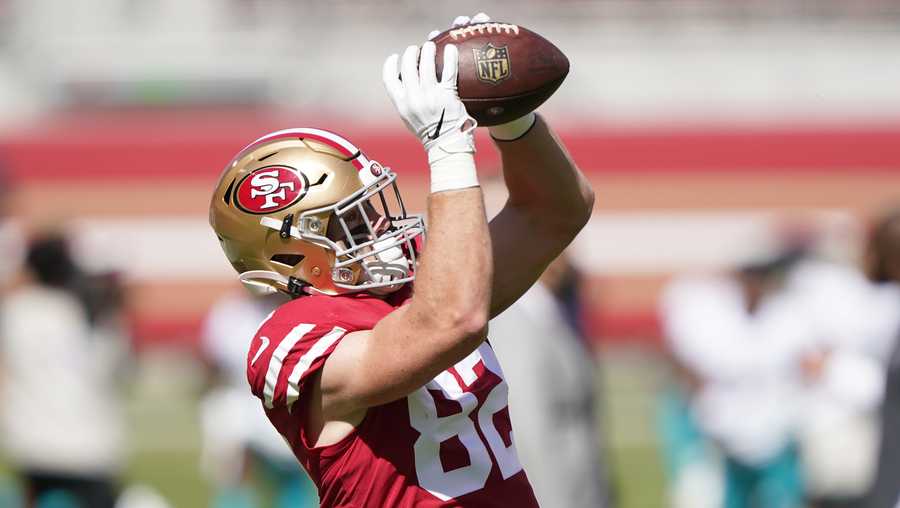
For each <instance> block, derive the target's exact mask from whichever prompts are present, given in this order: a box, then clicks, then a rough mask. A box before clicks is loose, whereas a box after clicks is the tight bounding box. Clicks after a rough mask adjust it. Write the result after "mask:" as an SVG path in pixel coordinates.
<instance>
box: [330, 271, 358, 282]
mask: <svg viewBox="0 0 900 508" xmlns="http://www.w3.org/2000/svg"><path fill="white" fill-rule="evenodd" d="M332 278H333V279H334V280H336V281H340V282H344V283H347V284H349V283H350V282H352V281H353V270H350V269H349V268H337V269H335V270H334V273H332Z"/></svg>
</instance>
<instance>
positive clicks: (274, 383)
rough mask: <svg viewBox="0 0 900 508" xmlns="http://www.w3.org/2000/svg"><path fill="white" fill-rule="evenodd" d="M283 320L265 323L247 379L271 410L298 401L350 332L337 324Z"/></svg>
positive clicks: (252, 353) (252, 347) (255, 339)
mask: <svg viewBox="0 0 900 508" xmlns="http://www.w3.org/2000/svg"><path fill="white" fill-rule="evenodd" d="M309 321H311V322H300V321H299V320H287V321H284V320H280V319H278V316H277V314H276V315H275V317H270V318H269V319H268V320H266V321H265V322H263V324H262V326H260V329H259V331H258V332H257V333H256V335H255V336H254V337H253V341H252V342H251V344H250V350H249V352H248V355H247V380H248V381H249V382H250V387H251V390H252V391H253V395H255V396H256V397H258V398H259V399H260V400H262V402H263V405H264V406H265V407H266V408H267V409H272V408H275V407H287V408H288V409H290V408H291V406H292V405H293V404H294V402H296V401H297V399H298V398H299V397H300V395H301V393H303V388H304V385H305V382H306V380H307V379H308V378H309V377H310V376H311V375H312V374H313V373H315V372H316V370H318V369H320V368H321V367H322V365H324V364H325V360H326V359H327V358H328V356H329V355H330V354H331V353H332V352H333V351H334V348H335V347H337V345H338V343H339V342H340V340H341V339H342V338H343V337H344V335H346V333H347V330H346V329H345V328H343V327H341V326H338V325H336V324H334V323H322V322H315V320H309Z"/></svg>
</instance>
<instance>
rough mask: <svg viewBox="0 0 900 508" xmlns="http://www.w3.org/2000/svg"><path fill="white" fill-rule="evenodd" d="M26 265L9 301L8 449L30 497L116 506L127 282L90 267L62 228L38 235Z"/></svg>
mask: <svg viewBox="0 0 900 508" xmlns="http://www.w3.org/2000/svg"><path fill="white" fill-rule="evenodd" d="M25 264H26V268H27V275H26V278H27V280H25V281H24V282H23V283H21V284H20V285H18V286H17V287H15V288H14V289H12V290H11V291H10V292H8V293H7V294H6V295H5V296H4V298H3V300H2V302H0V394H2V395H0V397H2V398H0V400H2V408H3V410H2V412H0V426H2V446H3V452H4V455H5V456H6V458H7V460H8V462H9V463H10V465H11V466H12V467H13V468H14V469H15V471H16V472H17V473H18V474H19V475H20V477H21V479H22V480H23V482H24V486H25V497H26V505H27V506H35V505H37V504H38V503H40V502H41V501H42V500H44V499H46V498H50V497H53V498H57V497H59V496H62V497H64V498H66V499H69V500H70V502H76V503H78V505H80V506H90V507H91V508H95V507H96V508H105V507H110V508H111V507H112V506H113V505H114V502H115V498H116V491H117V488H118V480H119V475H120V473H121V470H122V466H123V463H124V460H125V447H124V429H123V418H122V413H121V405H120V397H119V395H120V394H119V393H118V390H119V388H120V386H121V383H120V382H118V381H119V376H120V375H121V374H122V368H121V367H122V366H123V361H124V359H125V358H126V353H127V349H128V348H127V345H126V341H127V339H126V336H125V334H124V331H123V330H124V327H123V324H122V320H121V303H122V294H121V291H120V290H119V288H118V284H117V283H116V281H115V278H114V277H109V276H95V275H87V274H85V273H83V272H82V271H81V270H80V269H79V267H78V266H77V265H76V264H75V262H74V260H73V259H72V257H71V256H70V255H69V250H68V247H67V244H66V241H65V240H64V238H63V237H61V236H58V235H52V234H51V235H48V236H43V237H39V238H37V239H35V240H34V241H32V242H31V244H30V245H29V247H28V249H27V254H26V263H25Z"/></svg>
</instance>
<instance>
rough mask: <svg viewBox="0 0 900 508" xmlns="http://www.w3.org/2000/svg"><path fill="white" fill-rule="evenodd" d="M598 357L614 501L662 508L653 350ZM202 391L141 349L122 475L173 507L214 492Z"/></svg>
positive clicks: (191, 504) (203, 501) (172, 363)
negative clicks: (205, 454)
mask: <svg viewBox="0 0 900 508" xmlns="http://www.w3.org/2000/svg"><path fill="white" fill-rule="evenodd" d="M602 365H603V373H604V375H603V377H602V378H601V386H602V387H603V388H604V390H603V393H604V395H605V397H606V402H605V405H604V407H605V411H606V415H605V421H604V428H603V429H601V430H602V432H603V433H604V435H605V436H606V439H607V442H608V444H609V452H610V461H611V462H612V474H613V483H614V486H615V489H616V497H617V498H618V501H619V503H618V506H619V507H620V508H662V507H663V506H665V503H664V496H663V487H664V479H663V472H662V468H661V466H660V460H659V456H658V452H657V447H656V444H655V443H656V441H655V435H654V421H653V409H654V395H655V392H656V389H657V387H658V386H659V383H660V382H661V381H660V379H661V376H660V372H661V368H660V365H659V363H658V362H657V361H656V360H654V357H653V356H650V355H644V354H640V353H635V352H623V351H617V352H606V353H604V359H603V362H602ZM199 392H200V381H199V378H198V375H197V371H196V369H195V368H194V366H193V364H192V363H191V362H190V361H188V360H187V359H185V358H183V357H179V356H177V355H168V354H166V355H161V356H153V357H146V358H145V359H144V361H143V362H141V367H140V369H139V371H138V372H137V375H136V378H135V382H134V385H133V387H132V389H131V390H130V391H129V398H128V404H127V408H128V410H127V414H128V423H129V426H130V430H131V436H132V444H131V455H130V461H129V465H128V468H127V471H126V473H125V480H126V483H127V484H141V485H146V486H149V487H152V488H153V489H154V490H156V491H157V492H159V493H160V494H161V495H162V496H163V497H165V498H166V499H167V500H168V502H169V503H170V504H171V505H172V506H173V507H175V508H195V507H197V508H202V507H206V506H209V501H210V496H211V494H212V488H211V485H210V484H209V482H208V481H207V480H206V479H205V478H204V476H203V475H202V473H201V471H200V468H199V458H200V454H199V451H200V450H199V443H200V433H199V425H198V418H197V400H198V397H199ZM12 479H13V476H12V474H11V472H10V471H9V468H8V467H6V468H4V467H2V465H0V487H2V485H10V484H11V483H12ZM0 504H3V497H2V495H0ZM4 506H5V505H4Z"/></svg>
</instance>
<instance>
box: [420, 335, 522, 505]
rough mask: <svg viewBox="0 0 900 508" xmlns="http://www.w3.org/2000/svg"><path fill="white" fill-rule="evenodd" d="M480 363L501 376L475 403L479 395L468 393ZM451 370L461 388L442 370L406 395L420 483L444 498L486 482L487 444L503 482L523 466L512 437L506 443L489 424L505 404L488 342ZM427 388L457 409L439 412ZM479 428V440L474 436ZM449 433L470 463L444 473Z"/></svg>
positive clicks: (504, 392) (504, 387)
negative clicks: (414, 433)
mask: <svg viewBox="0 0 900 508" xmlns="http://www.w3.org/2000/svg"><path fill="white" fill-rule="evenodd" d="M479 362H482V365H484V368H485V369H486V370H488V371H490V372H491V373H493V374H494V375H496V376H497V377H498V378H499V379H500V382H499V383H498V384H496V385H494V386H493V387H492V388H491V389H490V392H489V393H488V395H487V398H486V399H485V400H484V402H483V403H482V404H481V406H480V407H478V406H479V404H478V397H476V395H475V394H474V393H472V392H470V391H467V389H468V388H470V387H471V386H472V384H473V383H475V381H476V379H478V374H477V373H476V372H475V366H476V365H478V363H479ZM454 369H455V370H456V372H457V374H458V375H459V377H460V378H461V379H462V381H463V384H464V385H465V386H462V385H461V384H460V382H459V381H458V380H457V378H456V377H455V376H454V375H453V374H452V373H450V372H449V370H445V371H444V372H441V373H440V374H438V376H437V377H435V378H434V379H433V380H431V381H430V382H429V383H428V384H427V385H425V386H423V387H422V388H420V389H418V390H416V391H415V392H414V393H412V394H410V395H409V397H407V401H408V405H409V420H410V424H411V425H412V427H413V428H414V429H416V430H417V431H418V432H419V434H420V436H419V438H418V439H417V440H416V442H415V444H414V445H413V452H414V455H415V462H416V475H417V476H418V480H419V485H420V486H421V487H422V488H424V489H426V490H428V491H429V492H431V494H433V495H434V496H436V497H438V498H439V499H441V500H443V501H446V500H448V499H452V498H456V497H459V496H462V495H465V494H469V493H471V492H475V491H476V490H479V489H481V488H483V487H484V486H485V483H486V482H487V479H488V476H489V475H490V473H491V469H492V468H493V464H494V462H493V461H492V460H491V454H490V453H489V452H488V448H490V452H492V453H493V456H494V458H495V459H496V464H497V467H498V468H499V470H500V474H501V476H502V477H503V479H504V480H505V479H507V478H509V477H510V476H512V475H514V474H516V473H518V472H519V471H521V470H522V465H521V464H520V463H519V459H518V456H517V455H516V447H515V444H513V442H512V439H510V440H509V441H510V444H509V446H507V445H506V443H504V440H503V438H502V437H501V436H500V433H499V432H498V431H497V428H496V426H495V425H494V415H495V414H497V413H498V412H500V411H502V410H503V409H505V408H506V406H507V385H506V382H505V381H503V372H502V371H501V369H500V363H499V362H498V361H497V357H496V355H494V351H493V349H491V346H490V345H489V344H488V343H487V342H485V343H483V344H481V346H479V347H478V349H476V350H475V351H473V352H472V353H471V354H469V356H467V357H465V358H464V359H463V360H461V361H460V362H459V363H457V364H456V365H455V366H454ZM431 391H434V392H440V393H441V394H442V397H443V398H444V399H446V400H449V401H455V402H456V403H458V404H459V406H460V407H461V408H462V411H461V412H454V413H453V414H450V415H445V416H439V414H438V406H437V404H438V403H437V401H436V400H435V396H433V395H432V394H431ZM476 410H477V413H476V420H477V426H478V428H477V429H476V422H475V421H473V419H472V418H471V417H470V415H471V414H472V412H473V411H476ZM479 429H480V430H481V436H484V439H482V437H481V436H480V435H479V432H478V430H479ZM454 437H455V438H458V439H459V442H460V443H462V445H463V446H464V447H465V449H466V452H467V453H468V455H469V464H468V465H466V466H463V467H457V468H455V469H452V470H450V471H445V470H444V465H443V463H442V461H441V453H440V452H441V450H440V448H441V443H442V442H444V441H447V440H448V439H452V438H454Z"/></svg>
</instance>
